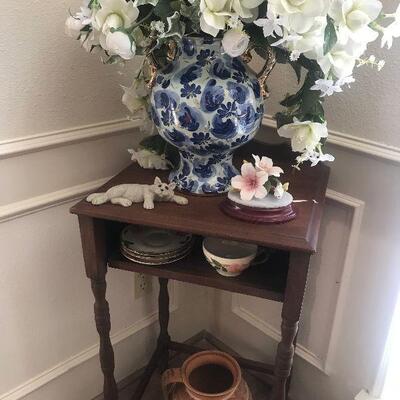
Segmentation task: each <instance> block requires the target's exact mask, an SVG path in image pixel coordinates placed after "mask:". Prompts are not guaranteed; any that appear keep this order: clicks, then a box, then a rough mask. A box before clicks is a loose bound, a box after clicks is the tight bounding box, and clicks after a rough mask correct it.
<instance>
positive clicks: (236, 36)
mask: <svg viewBox="0 0 400 400" xmlns="http://www.w3.org/2000/svg"><path fill="white" fill-rule="evenodd" d="M249 43H250V37H249V35H248V34H247V33H246V32H244V31H242V30H240V29H230V30H229V31H227V32H226V33H225V35H224V38H223V39H222V47H223V48H224V51H225V53H227V54H228V55H230V56H231V57H239V56H240V55H242V54H243V53H244V52H245V51H246V50H247V48H248V46H249Z"/></svg>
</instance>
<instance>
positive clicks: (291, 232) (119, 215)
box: [71, 141, 329, 253]
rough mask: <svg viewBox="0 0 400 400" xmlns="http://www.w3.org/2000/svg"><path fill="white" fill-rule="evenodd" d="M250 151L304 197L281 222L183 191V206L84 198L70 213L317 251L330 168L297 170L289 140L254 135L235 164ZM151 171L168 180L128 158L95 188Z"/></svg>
mask: <svg viewBox="0 0 400 400" xmlns="http://www.w3.org/2000/svg"><path fill="white" fill-rule="evenodd" d="M251 154H258V155H260V156H261V155H267V156H269V157H271V158H272V159H273V160H274V163H275V164H277V165H279V166H281V167H282V168H283V170H284V171H285V175H283V176H282V179H281V181H282V182H289V183H290V186H289V192H290V193H291V194H292V195H293V197H294V199H295V200H302V201H301V202H296V203H295V205H294V207H295V210H296V213H297V217H296V218H295V219H294V220H292V221H290V222H286V223H283V224H269V225H266V224H254V223H250V222H244V221H239V220H237V219H233V218H231V217H229V216H227V215H225V214H224V213H223V212H222V211H221V210H220V209H219V205H220V203H221V202H222V201H223V200H224V199H225V198H226V195H221V196H194V195H187V197H188V199H189V204H188V205H187V206H179V205H176V204H173V203H156V204H155V208H154V209H153V210H145V209H144V208H143V205H142V204H133V205H132V206H131V207H128V208H125V207H121V206H119V205H113V204H110V203H107V204H103V205H101V206H94V205H92V204H90V203H88V202H86V201H85V200H82V201H80V202H79V203H78V204H76V205H75V206H73V207H72V208H71V213H73V214H77V215H79V216H88V217H92V218H98V219H104V220H109V221H118V222H123V223H129V224H136V225H145V226H152V227H158V228H163V229H172V230H176V231H181V232H190V233H193V234H197V235H202V236H217V237H222V238H226V239H231V240H238V241H243V242H251V243H255V244H258V245H261V246H265V247H271V248H277V249H283V250H288V251H300V252H307V253H313V252H315V251H316V246H317V241H318V233H319V227H320V221H321V216H322V211H323V206H324V201H325V192H326V188H327V184H328V178H329V168H328V167H326V166H325V165H317V166H316V167H312V168H311V167H309V166H304V167H302V170H301V171H297V170H295V169H293V168H292V167H291V165H292V164H293V155H292V154H291V152H289V151H288V148H287V146H282V145H281V146H271V145H266V144H264V143H261V142H257V141H253V142H251V143H250V144H249V145H247V146H244V147H243V148H242V149H241V150H240V152H239V153H238V154H237V155H236V157H235V163H236V165H237V166H240V164H241V162H242V160H243V159H246V160H248V161H250V160H252V157H251ZM155 176H159V177H160V178H161V179H162V180H163V181H167V176H168V171H155V170H145V169H142V168H140V167H139V166H138V165H137V164H132V165H130V166H129V167H127V168H126V169H124V170H123V171H122V172H121V173H119V174H118V175H116V176H115V177H114V178H112V179H111V180H110V181H109V182H107V183H106V184H105V185H104V186H103V187H101V188H99V190H96V192H104V191H106V190H107V189H109V188H110V187H112V186H115V185H119V184H122V183H141V184H151V183H153V181H154V177H155Z"/></svg>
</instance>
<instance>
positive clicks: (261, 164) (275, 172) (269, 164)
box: [253, 154, 283, 178]
mask: <svg viewBox="0 0 400 400" xmlns="http://www.w3.org/2000/svg"><path fill="white" fill-rule="evenodd" d="M253 158H254V161H255V164H256V168H257V169H258V170H259V171H265V172H266V173H267V174H268V176H276V177H277V178H279V176H280V174H283V169H282V168H280V167H274V163H273V161H272V160H271V159H270V158H269V157H262V158H261V159H260V157H259V156H255V155H254V154H253Z"/></svg>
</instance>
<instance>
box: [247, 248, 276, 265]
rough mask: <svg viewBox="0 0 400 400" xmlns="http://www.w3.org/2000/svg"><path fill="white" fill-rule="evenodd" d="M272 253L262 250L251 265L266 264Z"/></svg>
mask: <svg viewBox="0 0 400 400" xmlns="http://www.w3.org/2000/svg"><path fill="white" fill-rule="evenodd" d="M270 256H271V253H270V252H269V251H267V250H266V249H262V250H260V252H259V253H258V254H257V255H256V257H255V258H254V260H253V261H252V262H251V264H250V265H260V264H264V263H265V262H267V261H268V259H269V258H270Z"/></svg>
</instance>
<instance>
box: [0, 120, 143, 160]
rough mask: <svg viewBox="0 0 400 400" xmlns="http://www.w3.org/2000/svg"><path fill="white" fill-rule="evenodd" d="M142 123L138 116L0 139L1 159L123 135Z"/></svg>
mask: <svg viewBox="0 0 400 400" xmlns="http://www.w3.org/2000/svg"><path fill="white" fill-rule="evenodd" d="M140 125H141V122H140V119H138V118H137V119H132V120H128V119H126V118H124V119H117V120H113V121H105V122H99V123H97V124H91V125H84V126H78V127H73V128H70V129H62V130H59V131H53V132H45V133H40V134H36V135H30V136H24V137H20V138H16V139H9V140H3V141H0V160H2V159H6V158H10V157H16V156H19V155H23V154H27V153H33V152H37V151H42V150H46V149H50V148H53V147H61V146H66V145H69V144H73V143H79V142H84V141H89V140H97V139H101V138H103V137H112V136H116V135H123V134H126V133H129V131H130V130H132V129H135V128H138V127H139V126H140Z"/></svg>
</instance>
